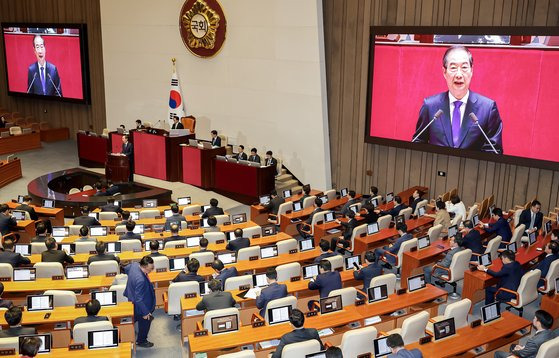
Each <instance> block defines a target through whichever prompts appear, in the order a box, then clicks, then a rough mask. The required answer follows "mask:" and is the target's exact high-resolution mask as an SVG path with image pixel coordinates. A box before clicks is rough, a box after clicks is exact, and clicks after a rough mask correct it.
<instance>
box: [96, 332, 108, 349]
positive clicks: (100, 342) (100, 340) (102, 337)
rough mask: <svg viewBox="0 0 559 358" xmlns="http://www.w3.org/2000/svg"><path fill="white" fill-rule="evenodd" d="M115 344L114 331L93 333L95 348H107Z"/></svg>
mask: <svg viewBox="0 0 559 358" xmlns="http://www.w3.org/2000/svg"><path fill="white" fill-rule="evenodd" d="M112 344H113V331H106V332H94V333H93V346H94V347H106V346H110V345H112Z"/></svg>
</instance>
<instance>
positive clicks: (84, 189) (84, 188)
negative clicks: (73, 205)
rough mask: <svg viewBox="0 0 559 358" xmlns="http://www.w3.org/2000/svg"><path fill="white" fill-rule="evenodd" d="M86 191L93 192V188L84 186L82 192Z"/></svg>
mask: <svg viewBox="0 0 559 358" xmlns="http://www.w3.org/2000/svg"><path fill="white" fill-rule="evenodd" d="M86 190H93V187H92V186H91V185H89V184H87V185H84V186H83V188H82V191H86Z"/></svg>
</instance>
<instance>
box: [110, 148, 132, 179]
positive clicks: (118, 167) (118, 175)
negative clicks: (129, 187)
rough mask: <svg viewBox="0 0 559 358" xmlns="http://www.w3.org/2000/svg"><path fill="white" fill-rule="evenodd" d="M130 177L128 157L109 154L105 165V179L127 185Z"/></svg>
mask: <svg viewBox="0 0 559 358" xmlns="http://www.w3.org/2000/svg"><path fill="white" fill-rule="evenodd" d="M129 176H130V163H129V160H128V157H127V156H126V155H124V154H120V153H109V155H107V163H106V164H105V177H106V178H107V179H108V180H111V181H112V182H113V183H126V182H128V178H129Z"/></svg>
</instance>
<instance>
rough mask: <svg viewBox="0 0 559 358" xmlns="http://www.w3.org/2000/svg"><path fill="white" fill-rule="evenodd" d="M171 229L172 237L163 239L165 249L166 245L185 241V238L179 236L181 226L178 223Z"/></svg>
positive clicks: (173, 224) (172, 225)
mask: <svg viewBox="0 0 559 358" xmlns="http://www.w3.org/2000/svg"><path fill="white" fill-rule="evenodd" d="M170 229H171V236H169V237H166V238H165V239H163V247H165V244H167V243H168V242H170V241H178V240H184V239H185V238H184V236H181V235H179V226H178V225H177V224H176V223H172V224H171V226H170Z"/></svg>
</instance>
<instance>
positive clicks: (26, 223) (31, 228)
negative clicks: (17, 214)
mask: <svg viewBox="0 0 559 358" xmlns="http://www.w3.org/2000/svg"><path fill="white" fill-rule="evenodd" d="M16 228H17V230H18V232H19V235H20V239H19V242H20V243H25V242H30V241H31V238H32V237H35V221H34V220H18V221H17V226H16Z"/></svg>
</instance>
